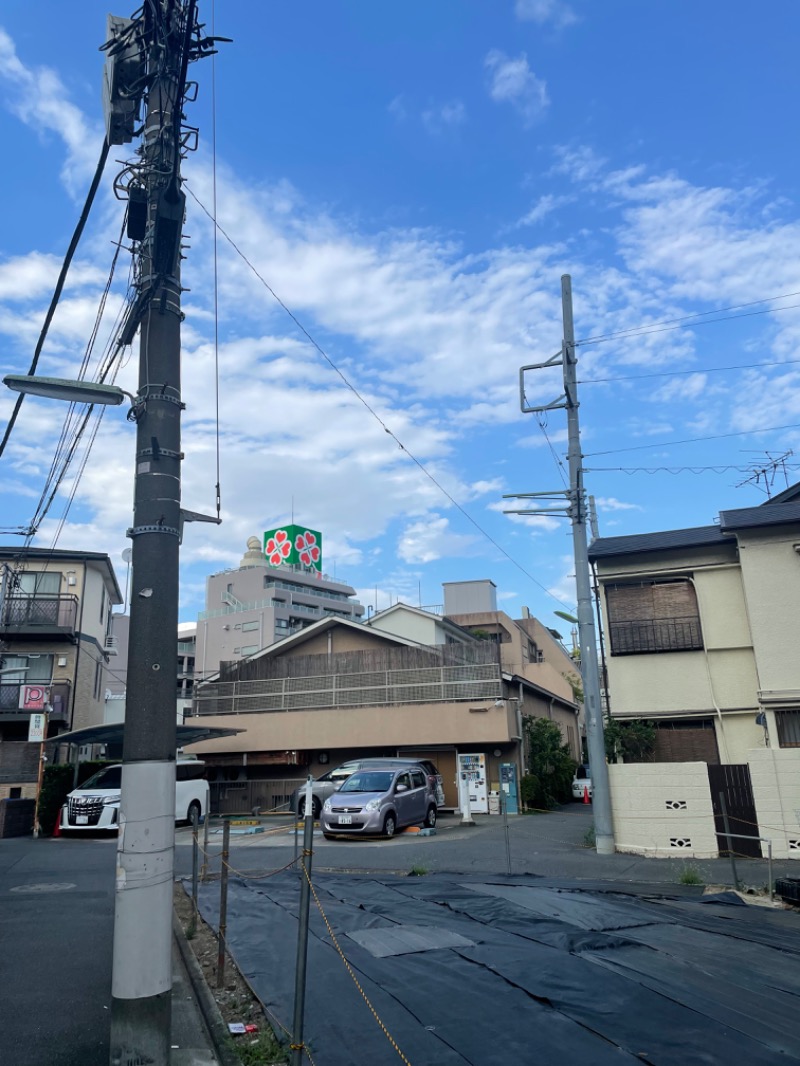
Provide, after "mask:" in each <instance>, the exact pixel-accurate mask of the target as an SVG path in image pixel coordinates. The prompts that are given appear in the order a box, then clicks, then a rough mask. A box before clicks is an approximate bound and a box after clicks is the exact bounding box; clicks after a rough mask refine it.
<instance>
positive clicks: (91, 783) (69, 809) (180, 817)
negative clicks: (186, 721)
mask: <svg viewBox="0 0 800 1066" xmlns="http://www.w3.org/2000/svg"><path fill="white" fill-rule="evenodd" d="M205 770H206V764H205V763H204V762H201V761H200V760H199V759H195V758H191V757H188V758H187V757H181V758H178V759H177V761H176V763H175V821H176V822H191V821H192V819H193V818H194V817H195V816H196V817H197V820H198V822H200V821H202V819H203V818H205V816H206V813H207V812H208V794H209V789H208V781H206V779H205ZM121 785H122V764H116V765H114V766H106V767H104V768H103V769H102V770H98V771H97V773H96V774H93V775H92V776H91V777H90V778H89V779H88V780H87V781H84V782H83V784H82V785H81V787H80V788H76V789H75V790H74V791H73V792H70V793H69V795H68V796H67V802H66V803H65V804H64V806H63V807H62V808H61V831H62V832H65V831H67V830H70V829H97V830H103V829H105V830H109V829H116V828H117V825H118V819H119V801H120V789H121Z"/></svg>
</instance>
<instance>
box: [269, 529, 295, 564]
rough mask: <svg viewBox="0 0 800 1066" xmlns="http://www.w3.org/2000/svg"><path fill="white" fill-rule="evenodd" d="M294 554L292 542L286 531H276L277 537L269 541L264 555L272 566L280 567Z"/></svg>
mask: <svg viewBox="0 0 800 1066" xmlns="http://www.w3.org/2000/svg"><path fill="white" fill-rule="evenodd" d="M291 552H292V542H291V541H290V540H289V534H288V533H287V532H286V530H285V529H276V530H275V535H274V536H272V537H270V538H269V540H268V541H267V546H266V549H265V551H264V554H265V555H266V556H267V558H268V559H269V563H270V566H280V565H281V563H282V562H283V560H284V559H286V558H288V557H289V555H291Z"/></svg>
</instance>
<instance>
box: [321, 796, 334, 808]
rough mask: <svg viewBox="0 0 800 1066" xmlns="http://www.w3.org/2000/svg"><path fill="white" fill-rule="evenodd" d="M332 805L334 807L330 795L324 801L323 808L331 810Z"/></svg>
mask: <svg viewBox="0 0 800 1066" xmlns="http://www.w3.org/2000/svg"><path fill="white" fill-rule="evenodd" d="M332 807H333V804H332V803H331V800H330V796H329V797H328V799H326V800H325V802H324V803H323V805H322V809H323V811H330V810H331V808H332Z"/></svg>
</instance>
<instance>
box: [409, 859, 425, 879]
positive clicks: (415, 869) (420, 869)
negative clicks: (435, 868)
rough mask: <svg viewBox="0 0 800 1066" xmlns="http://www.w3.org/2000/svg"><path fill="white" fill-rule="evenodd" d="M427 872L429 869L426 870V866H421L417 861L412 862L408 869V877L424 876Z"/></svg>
mask: <svg viewBox="0 0 800 1066" xmlns="http://www.w3.org/2000/svg"><path fill="white" fill-rule="evenodd" d="M429 872H430V871H429V870H428V867H427V866H422V865H421V864H420V863H418V862H417V863H414V865H413V866H412V867H411V869H410V870H409V872H408V876H409V877H424V876H425V874H427V873H429Z"/></svg>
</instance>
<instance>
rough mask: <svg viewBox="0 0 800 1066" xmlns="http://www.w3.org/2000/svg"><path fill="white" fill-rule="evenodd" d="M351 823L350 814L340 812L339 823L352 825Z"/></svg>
mask: <svg viewBox="0 0 800 1066" xmlns="http://www.w3.org/2000/svg"><path fill="white" fill-rule="evenodd" d="M352 824H353V819H352V816H351V815H349V814H340V815H339V825H352Z"/></svg>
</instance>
